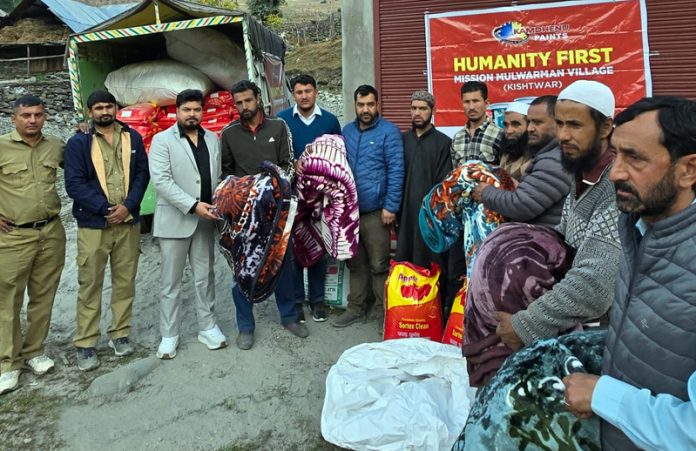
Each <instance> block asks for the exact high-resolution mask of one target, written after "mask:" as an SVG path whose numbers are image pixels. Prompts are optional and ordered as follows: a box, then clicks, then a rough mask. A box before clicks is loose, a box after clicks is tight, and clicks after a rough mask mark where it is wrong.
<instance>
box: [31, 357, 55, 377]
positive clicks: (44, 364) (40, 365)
mask: <svg viewBox="0 0 696 451" xmlns="http://www.w3.org/2000/svg"><path fill="white" fill-rule="evenodd" d="M24 366H25V367H27V368H29V371H31V372H32V373H34V374H36V375H37V376H41V375H42V374H46V373H48V372H49V371H51V370H52V369H53V368H55V366H56V364H55V363H54V362H53V360H51V358H50V357H48V356H47V355H46V354H44V355H39V356H36V357H34V358H33V359H29V360H27V361H26V362H24Z"/></svg>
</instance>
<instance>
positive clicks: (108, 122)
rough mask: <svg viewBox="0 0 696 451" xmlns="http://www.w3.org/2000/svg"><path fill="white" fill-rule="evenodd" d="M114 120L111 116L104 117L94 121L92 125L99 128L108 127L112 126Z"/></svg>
mask: <svg viewBox="0 0 696 451" xmlns="http://www.w3.org/2000/svg"><path fill="white" fill-rule="evenodd" d="M115 120H116V119H115V118H114V117H113V116H106V115H104V116H100V117H98V118H97V119H95V120H94V123H95V125H98V126H100V127H108V126H109V125H111V124H113V123H114V121H115Z"/></svg>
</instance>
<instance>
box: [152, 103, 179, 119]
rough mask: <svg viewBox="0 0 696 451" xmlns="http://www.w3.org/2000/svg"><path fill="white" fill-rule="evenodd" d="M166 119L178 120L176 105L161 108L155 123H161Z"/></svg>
mask: <svg viewBox="0 0 696 451" xmlns="http://www.w3.org/2000/svg"><path fill="white" fill-rule="evenodd" d="M166 117H174V119H175V120H176V105H167V106H163V107H161V108H160V109H159V111H158V112H157V118H156V119H155V121H156V122H160V121H161V120H162V119H164V118H166Z"/></svg>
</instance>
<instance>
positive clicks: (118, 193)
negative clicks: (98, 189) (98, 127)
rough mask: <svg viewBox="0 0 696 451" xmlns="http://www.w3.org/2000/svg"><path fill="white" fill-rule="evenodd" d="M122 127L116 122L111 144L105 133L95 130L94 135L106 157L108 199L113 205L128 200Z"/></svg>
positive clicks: (105, 169)
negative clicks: (122, 147)
mask: <svg viewBox="0 0 696 451" xmlns="http://www.w3.org/2000/svg"><path fill="white" fill-rule="evenodd" d="M121 131H122V127H121V125H120V124H118V123H117V122H114V134H113V145H111V144H109V141H107V140H106V138H105V137H104V135H103V134H101V133H99V132H98V131H95V133H94V137H95V138H96V140H97V143H99V149H100V150H101V153H102V158H104V172H105V173H106V188H107V190H108V191H109V197H108V199H107V200H108V201H109V203H110V204H111V205H116V204H122V203H123V201H124V200H126V195H127V194H126V179H125V176H124V174H123V159H122V150H121Z"/></svg>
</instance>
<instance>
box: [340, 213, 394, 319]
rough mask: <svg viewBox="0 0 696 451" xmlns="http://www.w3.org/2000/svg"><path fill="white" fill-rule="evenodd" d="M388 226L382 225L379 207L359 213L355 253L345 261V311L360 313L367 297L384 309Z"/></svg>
mask: <svg viewBox="0 0 696 451" xmlns="http://www.w3.org/2000/svg"><path fill="white" fill-rule="evenodd" d="M389 230H390V226H386V225H384V224H382V210H377V211H373V212H371V213H366V214H361V215H360V244H359V246H358V254H357V255H356V256H355V257H353V258H351V259H350V260H348V261H347V263H346V264H347V265H348V269H349V270H350V294H349V295H348V311H350V312H352V313H357V314H362V313H364V312H366V311H367V309H368V307H369V305H368V302H369V301H368V300H369V299H370V298H371V297H372V296H371V295H373V296H374V299H375V304H376V305H377V306H380V307H382V308H384V284H385V282H386V281H387V275H388V274H389V244H390V237H389Z"/></svg>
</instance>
